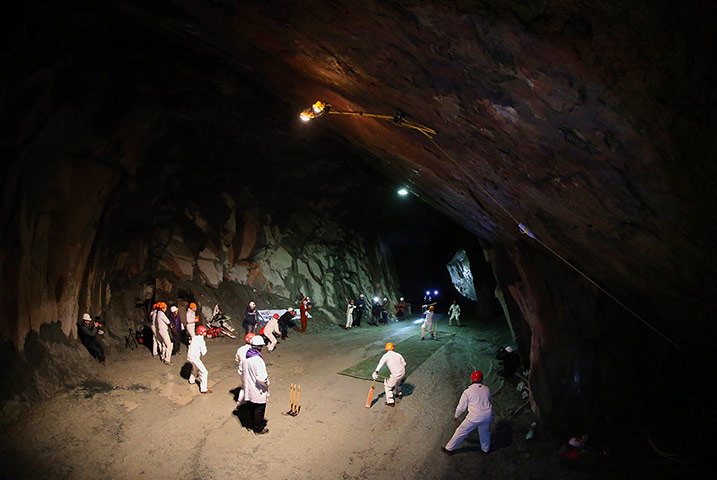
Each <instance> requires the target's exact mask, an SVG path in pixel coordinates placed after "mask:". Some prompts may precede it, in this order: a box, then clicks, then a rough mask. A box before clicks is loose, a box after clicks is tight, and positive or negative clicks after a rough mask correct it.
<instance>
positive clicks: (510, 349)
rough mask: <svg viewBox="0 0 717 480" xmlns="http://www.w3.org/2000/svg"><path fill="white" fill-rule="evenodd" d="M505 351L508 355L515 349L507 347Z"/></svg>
mask: <svg viewBox="0 0 717 480" xmlns="http://www.w3.org/2000/svg"><path fill="white" fill-rule="evenodd" d="M505 351H506V352H508V353H513V347H505Z"/></svg>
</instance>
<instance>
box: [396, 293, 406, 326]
mask: <svg viewBox="0 0 717 480" xmlns="http://www.w3.org/2000/svg"><path fill="white" fill-rule="evenodd" d="M405 313H406V301H405V300H404V299H403V297H401V298H399V299H398V303H397V304H396V320H398V321H399V322H402V321H404V320H405V319H406V318H405V317H404V315H405Z"/></svg>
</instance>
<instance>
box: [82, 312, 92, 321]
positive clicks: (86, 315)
mask: <svg viewBox="0 0 717 480" xmlns="http://www.w3.org/2000/svg"><path fill="white" fill-rule="evenodd" d="M82 320H90V321H92V317H91V316H90V314H89V313H84V314H82Z"/></svg>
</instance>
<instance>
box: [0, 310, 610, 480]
mask: <svg viewBox="0 0 717 480" xmlns="http://www.w3.org/2000/svg"><path fill="white" fill-rule="evenodd" d="M437 317H438V318H439V321H440V323H439V339H438V341H439V342H445V344H444V345H443V346H442V348H440V349H439V350H437V351H436V352H435V353H434V354H433V355H432V356H430V357H429V358H428V359H426V361H425V362H424V363H423V364H422V365H421V366H420V367H418V368H417V369H416V370H415V371H414V372H413V373H412V374H411V375H410V376H409V377H408V378H407V379H406V381H405V390H404V392H405V395H404V398H403V399H401V400H400V401H399V402H398V405H397V406H396V407H395V408H388V407H386V406H385V405H384V399H383V388H382V385H378V384H377V389H376V393H377V395H378V394H380V395H379V396H378V398H377V401H376V402H375V403H374V405H373V406H372V408H370V409H367V408H365V402H366V396H367V393H368V391H369V387H370V382H367V381H365V380H360V379H355V378H351V377H347V376H344V375H339V374H337V372H339V371H341V370H343V369H345V368H347V367H350V366H352V365H354V364H356V363H357V362H359V361H361V360H363V359H364V358H366V357H369V356H372V355H375V354H376V353H377V352H381V351H382V350H383V347H384V345H385V343H386V342H388V341H391V342H394V343H398V342H400V341H401V340H403V339H405V338H406V337H408V336H411V335H415V334H416V333H418V331H419V329H420V325H418V324H415V323H414V322H412V321H410V320H408V321H405V322H392V323H389V325H388V326H380V327H372V326H367V325H364V326H362V327H361V328H354V329H352V330H351V331H344V330H343V329H339V328H334V329H330V330H327V331H324V332H321V333H312V332H311V331H310V332H309V333H308V334H306V335H301V334H299V333H297V332H291V333H290V337H289V338H288V339H287V340H285V341H281V343H280V345H279V346H278V347H277V349H276V351H275V352H273V353H269V352H264V358H265V360H266V362H267V366H268V371H269V378H270V381H271V397H270V399H269V403H268V405H267V410H266V417H267V419H268V420H269V423H268V427H269V430H270V432H269V434H267V435H259V436H257V435H254V434H253V433H251V432H249V431H247V430H245V429H244V428H243V427H242V426H241V424H240V422H239V420H238V418H237V416H236V415H235V414H234V413H233V412H234V408H235V402H234V396H233V395H234V393H233V392H234V391H235V389H236V387H237V386H238V385H239V383H240V379H239V376H238V375H237V373H236V368H235V363H234V354H235V351H236V349H237V348H238V347H239V346H241V345H242V343H240V341H239V340H232V339H229V338H227V337H223V338H216V339H207V346H208V354H207V356H206V357H205V365H207V367H208V369H209V372H210V373H209V388H211V389H212V390H213V392H214V393H212V394H209V395H201V394H200V393H199V391H198V388H197V386H196V385H189V384H188V382H187V380H186V379H185V378H182V376H181V374H180V371H181V369H182V365H183V364H184V359H185V356H186V347H185V346H183V348H182V352H181V354H180V355H178V356H175V357H173V358H174V360H173V364H172V365H170V366H167V365H163V364H162V363H161V362H160V361H159V360H158V359H156V358H153V357H152V356H151V354H150V353H149V352H148V351H147V349H145V348H140V349H137V350H134V351H131V350H126V351H123V352H120V353H114V354H111V355H110V356H109V358H108V361H107V366H106V367H104V368H103V369H101V370H100V373H99V374H98V375H97V376H96V378H92V379H90V380H84V381H81V382H78V384H77V385H71V386H69V385H68V386H67V389H66V390H65V391H64V392H62V393H61V394H59V395H56V396H55V397H54V398H53V399H51V400H48V401H46V402H43V403H42V404H39V405H37V406H35V407H33V408H32V409H30V410H29V411H28V412H27V413H26V415H25V416H24V417H23V418H22V419H21V420H19V421H16V422H14V423H12V424H10V425H6V426H5V427H3V430H4V432H3V435H2V440H0V454H1V455H2V469H1V470H0V472H2V473H0V478H10V479H15V478H18V479H19V478H43V479H48V478H52V479H55V478H78V479H99V478H104V479H125V478H126V479H138V478H153V479H157V478H171V479H199V478H201V479H224V478H235V477H236V476H237V475H242V472H247V471H249V472H256V473H257V474H260V475H261V476H262V477H264V478H272V479H292V480H295V479H304V478H311V479H341V478H344V479H369V478H371V479H383V478H394V479H395V478H398V479H418V478H422V479H452V478H473V477H480V478H487V479H494V478H495V479H498V478H500V479H511V478H516V479H537V478H546V479H547V478H551V479H554V478H602V476H601V475H600V472H594V471H589V470H588V471H576V470H575V469H574V468H567V467H565V466H564V465H563V464H562V463H561V461H560V457H559V456H558V455H557V452H558V448H559V447H560V444H559V443H556V442H555V441H554V440H551V439H548V438H545V437H541V434H540V433H538V435H537V436H536V438H535V439H534V440H531V441H526V440H525V439H524V437H525V434H526V432H527V430H528V428H529V425H530V423H531V422H532V421H534V420H535V419H534V417H533V415H532V413H531V412H530V408H529V406H527V405H526V406H523V407H522V408H521V406H522V405H523V404H524V403H525V400H524V399H523V398H522V397H521V395H520V393H519V392H518V391H517V390H516V385H517V384H518V382H519V379H517V378H513V379H509V380H508V381H506V382H505V384H504V382H503V381H502V379H500V378H499V377H498V376H497V375H496V374H495V367H496V361H495V360H494V355H495V352H496V350H497V349H498V348H499V347H500V346H503V345H505V344H507V342H508V341H509V338H510V334H509V332H508V329H507V327H506V326H505V323H504V322H501V321H499V320H496V321H492V322H481V321H477V320H472V319H470V318H467V319H464V324H467V325H466V326H464V327H462V328H458V327H455V326H454V327H449V326H448V325H447V324H446V321H445V317H440V316H437ZM310 330H311V327H310ZM440 332H450V333H451V334H453V333H455V335H454V336H452V337H451V338H450V339H447V340H446V339H445V338H444V339H441V337H442V335H441V333H440ZM88 361H90V360H89V356H88ZM474 369H481V370H483V371H484V373H486V384H487V385H488V386H490V387H491V389H492V391H493V393H494V396H493V406H494V412H495V420H494V422H493V426H492V432H493V441H492V451H491V453H490V454H488V455H484V454H483V453H482V452H481V451H480V446H479V444H478V443H477V431H476V432H474V433H472V434H471V436H470V437H469V439H468V440H467V441H465V442H464V443H463V444H462V445H461V447H460V448H459V449H458V450H457V451H456V453H455V454H454V455H452V456H447V455H445V454H443V453H442V452H441V451H440V448H441V446H443V445H445V443H446V442H447V441H448V439H449V438H450V436H451V435H452V433H453V431H454V429H455V427H456V426H457V424H456V423H454V422H453V412H454V409H455V406H456V404H457V402H458V399H459V397H460V394H461V392H462V391H463V389H464V388H465V387H466V386H467V385H468V383H469V374H470V372H471V371H473V370H474ZM292 382H293V383H297V384H300V385H301V412H300V414H299V415H298V416H297V417H291V416H286V415H283V412H286V411H287V410H288V407H289V386H290V384H291V383H292ZM602 473H605V472H602Z"/></svg>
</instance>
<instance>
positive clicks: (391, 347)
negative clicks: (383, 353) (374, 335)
mask: <svg viewBox="0 0 717 480" xmlns="http://www.w3.org/2000/svg"><path fill="white" fill-rule="evenodd" d="M386 350H393V343H391V342H389V343H387V344H386Z"/></svg>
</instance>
